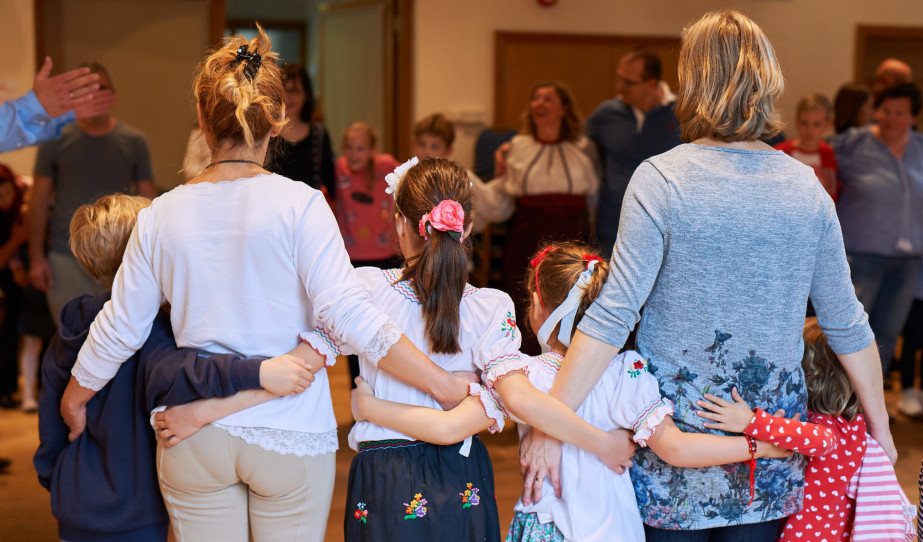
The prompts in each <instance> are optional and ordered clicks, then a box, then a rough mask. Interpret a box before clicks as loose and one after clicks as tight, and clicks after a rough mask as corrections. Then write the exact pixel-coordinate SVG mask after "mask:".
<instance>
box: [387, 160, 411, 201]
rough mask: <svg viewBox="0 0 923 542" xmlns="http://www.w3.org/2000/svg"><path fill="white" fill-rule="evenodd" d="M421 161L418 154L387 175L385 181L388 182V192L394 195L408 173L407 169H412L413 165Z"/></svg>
mask: <svg viewBox="0 0 923 542" xmlns="http://www.w3.org/2000/svg"><path fill="white" fill-rule="evenodd" d="M419 163H420V160H419V159H417V157H416V156H414V157H413V158H411V159H410V160H407V161H406V162H404V163H403V164H401V165H399V166H397V168H395V170H394V171H393V172H391V173H389V174H387V175H385V182H387V183H388V188H385V193H386V194H391V195H392V196H394V195H395V194H397V185H398V183H400V182H401V179H402V178H404V175H406V174H407V171H409V170H410V168H412V167H413V166H415V165H417V164H419Z"/></svg>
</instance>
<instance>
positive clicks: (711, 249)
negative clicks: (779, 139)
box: [579, 144, 873, 530]
mask: <svg viewBox="0 0 923 542" xmlns="http://www.w3.org/2000/svg"><path fill="white" fill-rule="evenodd" d="M612 264H613V265H612V272H611V274H610V275H609V278H608V281H607V282H606V285H605V287H604V288H603V291H602V293H601V295H600V297H599V298H598V299H597V300H596V302H595V303H594V304H593V305H592V306H591V307H590V308H589V310H587V312H586V317H585V318H584V319H583V320H582V321H581V323H580V326H579V329H580V330H581V331H582V332H584V333H586V334H588V335H590V336H592V337H594V338H596V339H599V340H602V341H605V342H607V343H610V344H613V345H617V346H621V345H623V344H624V341H625V339H626V337H627V336H628V333H629V331H630V330H631V329H632V327H633V326H634V325H635V323H636V322H637V321H638V319H639V311H640V309H641V307H642V306H643V307H644V315H643V318H641V322H640V326H639V328H638V335H637V342H638V351H639V352H640V354H641V355H642V356H643V357H644V358H646V359H647V360H648V361H649V363H650V368H651V372H652V373H654V375H655V376H656V377H657V380H658V382H659V384H660V388H661V393H662V394H663V395H664V396H665V397H667V398H669V399H670V400H672V401H673V402H674V404H675V408H676V413H675V415H674V419H675V420H676V424H677V425H678V426H679V427H680V429H682V430H683V431H690V432H708V430H706V429H704V428H703V427H702V423H703V421H705V420H704V419H702V418H700V417H698V416H697V415H696V414H695V411H696V406H695V404H694V401H695V400H697V399H699V398H700V397H701V396H702V394H703V393H706V392H710V393H713V394H716V395H719V396H724V397H730V390H731V388H732V387H734V386H736V387H737V388H738V389H739V390H740V392H741V394H742V395H743V397H744V399H746V400H747V401H748V402H749V403H750V405H751V407H761V408H763V409H764V410H766V411H768V412H774V411H775V410H776V409H780V408H781V409H784V410H785V413H786V416H793V415H794V414H795V413H799V412H800V413H801V416H802V418H804V417H805V415H806V412H805V404H806V403H805V402H806V399H807V392H806V389H805V384H804V374H803V371H802V369H801V359H802V356H803V348H804V347H803V341H802V330H803V326H804V318H805V309H806V305H807V301H808V298H809V297H810V298H811V301H812V302H813V304H814V307H815V310H816V311H817V316H818V320H819V322H820V325H821V327H822V328H823V330H824V332H825V333H826V334H827V337H828V340H829V343H830V346H831V347H832V348H833V350H834V351H836V352H838V353H851V352H856V351H859V350H861V349H863V348H865V347H867V346H868V345H870V344H871V343H872V341H873V335H872V332H871V329H870V328H869V326H868V317H867V316H866V314H865V312H864V311H863V308H862V305H861V304H860V303H859V302H858V301H857V300H856V296H855V292H854V290H853V287H852V284H851V283H850V279H849V267H848V265H847V263H846V254H845V251H844V249H843V238H842V234H841V231H840V225H839V222H837V217H836V213H835V210H834V205H833V201H832V200H831V199H830V196H829V195H827V193H826V192H825V191H824V189H823V187H822V186H821V185H820V183H819V182H818V180H817V177H816V176H815V175H814V172H813V170H812V169H811V168H809V167H807V166H805V165H803V164H801V163H800V162H798V161H797V160H795V159H793V158H791V157H789V156H788V155H786V154H784V153H782V152H781V151H772V150H766V151H745V150H735V149H727V148H720V147H709V146H702V145H693V144H686V145H681V146H679V147H676V148H675V149H673V150H670V151H668V152H666V153H664V154H661V155H658V156H655V157H652V158H650V159H649V160H646V161H645V162H643V163H642V164H641V165H640V166H639V167H638V169H637V170H636V171H635V173H634V176H633V177H632V179H631V182H630V183H629V186H628V190H627V192H626V195H625V199H624V202H623V205H622V215H621V219H620V222H619V232H618V241H617V242H616V247H615V251H614V252H613V256H612ZM716 433H720V432H716ZM636 459H637V460H636V461H635V466H634V467H633V468H632V473H631V475H632V479H633V481H634V483H635V489H636V493H637V497H638V503H639V506H640V507H641V515H642V517H643V518H644V520H645V523H647V524H649V525H654V526H660V527H663V528H672V529H684V530H689V529H706V528H711V527H719V526H726V525H728V524H729V523H756V522H761V521H768V520H771V519H775V518H780V517H783V516H787V515H789V514H793V513H796V512H797V511H798V510H800V508H801V500H802V495H803V485H804V461H805V460H804V456H802V455H800V454H795V455H794V456H792V457H791V458H788V459H784V460H759V466H758V468H757V471H756V497H755V499H754V501H753V504H752V505H750V506H749V507H748V506H747V502H748V501H749V490H748V482H749V468H748V467H747V466H746V464H737V465H730V466H724V467H712V468H707V469H679V468H674V467H671V466H669V465H667V464H666V463H664V462H663V461H661V460H660V459H659V458H658V457H657V456H656V455H655V454H654V453H652V452H651V451H650V450H649V449H643V450H641V451H640V452H639V454H638V456H637V458H636Z"/></svg>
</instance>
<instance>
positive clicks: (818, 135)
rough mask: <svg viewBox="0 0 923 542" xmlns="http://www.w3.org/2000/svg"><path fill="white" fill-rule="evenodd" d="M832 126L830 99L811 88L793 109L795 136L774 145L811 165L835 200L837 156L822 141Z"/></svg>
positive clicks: (837, 186)
mask: <svg viewBox="0 0 923 542" xmlns="http://www.w3.org/2000/svg"><path fill="white" fill-rule="evenodd" d="M832 127H833V107H832V106H831V105H830V100H828V99H827V98H826V97H825V96H823V95H821V94H817V93H815V92H812V93H810V94H808V95H807V96H805V97H804V98H802V99H801V101H800V102H798V109H797V110H796V112H795V128H796V129H797V130H798V137H796V138H795V139H789V140H786V141H783V142H782V143H779V144H778V145H776V149H778V150H780V151H782V152H784V153H785V154H788V155H789V156H791V157H793V158H795V159H796V160H798V161H799V162H801V163H803V164H805V165H808V166H811V167H812V168H814V173H815V174H816V175H817V180H819V181H820V184H821V185H822V186H823V187H824V190H826V191H827V193H828V194H830V197H831V198H833V201H836V196H837V192H838V191H839V181H838V180H837V167H836V156H834V154H833V148H832V147H831V146H830V145H828V144H827V143H826V142H824V134H826V133H827V132H829V131H830V129H831V128H832Z"/></svg>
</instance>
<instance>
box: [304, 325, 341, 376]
mask: <svg viewBox="0 0 923 542" xmlns="http://www.w3.org/2000/svg"><path fill="white" fill-rule="evenodd" d="M300 337H301V341H302V342H303V343H306V344H307V345H308V346H310V347H311V348H313V349H314V351H315V352H317V353H318V354H320V355H321V356H324V367H333V365H334V364H335V363H336V361H337V356H339V355H340V354H341V351H340V345H339V344H337V342H336V341H335V340H334V339H333V337H331V336H330V334H329V333H327V331H326V330H325V329H324V328H322V327H316V328H314V330H313V331H303V332H301V335H300Z"/></svg>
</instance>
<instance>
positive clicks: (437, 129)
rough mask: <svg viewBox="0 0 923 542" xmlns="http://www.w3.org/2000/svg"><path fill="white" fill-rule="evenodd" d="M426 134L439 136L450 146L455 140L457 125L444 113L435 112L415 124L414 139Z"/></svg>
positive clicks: (447, 146)
mask: <svg viewBox="0 0 923 542" xmlns="http://www.w3.org/2000/svg"><path fill="white" fill-rule="evenodd" d="M424 135H431V136H433V137H438V138H439V139H441V140H442V142H443V143H445V146H446V148H449V147H451V146H452V143H454V142H455V125H454V124H452V121H450V120H449V119H448V118H446V116H445V115H443V114H442V113H433V114H432V115H430V116H428V117H426V118H423V119H421V120H420V121H419V122H417V123H416V124H414V125H413V137H414V139H416V140H419V139H420V137H421V136H424Z"/></svg>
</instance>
